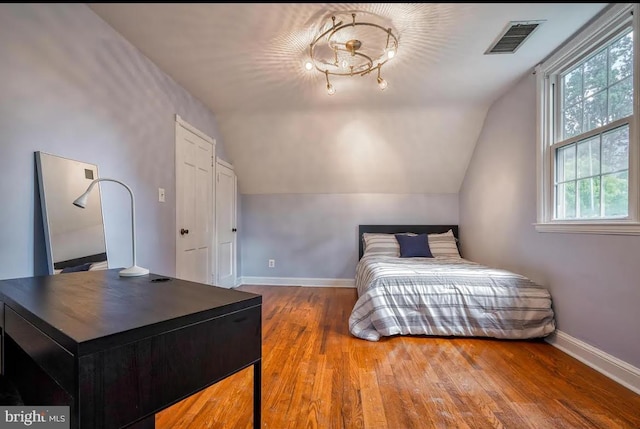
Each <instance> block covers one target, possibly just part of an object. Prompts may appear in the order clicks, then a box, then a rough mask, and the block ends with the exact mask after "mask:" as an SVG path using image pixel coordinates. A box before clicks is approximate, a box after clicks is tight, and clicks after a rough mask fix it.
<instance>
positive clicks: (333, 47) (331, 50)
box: [304, 11, 398, 95]
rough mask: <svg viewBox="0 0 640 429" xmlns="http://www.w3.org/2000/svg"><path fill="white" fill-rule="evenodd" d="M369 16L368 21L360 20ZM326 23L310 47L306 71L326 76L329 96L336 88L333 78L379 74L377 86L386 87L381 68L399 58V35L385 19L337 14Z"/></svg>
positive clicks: (325, 20)
mask: <svg viewBox="0 0 640 429" xmlns="http://www.w3.org/2000/svg"><path fill="white" fill-rule="evenodd" d="M360 15H366V16H367V19H369V20H368V21H364V20H360V19H358V18H359V16H360ZM330 19H331V20H330V21H329V19H328V16H327V17H325V19H324V20H323V22H322V24H321V26H320V28H319V30H318V31H317V35H316V37H315V38H314V39H313V42H311V44H310V45H309V59H308V60H307V61H306V62H305V65H304V67H305V69H306V70H307V71H313V70H315V71H317V72H320V73H322V74H324V76H325V80H326V82H327V94H329V95H333V94H335V93H336V89H335V87H334V86H333V84H332V83H331V81H330V80H329V77H330V76H350V77H352V76H366V75H368V74H369V73H372V72H376V73H377V79H376V80H377V82H378V87H380V89H381V90H383V91H384V90H385V89H386V88H387V81H386V80H385V79H384V78H383V77H382V76H381V70H382V66H383V65H385V64H386V63H387V62H388V61H389V60H391V59H392V58H394V57H395V56H396V53H397V51H398V36H397V34H398V32H397V31H396V30H395V29H394V28H393V26H392V25H391V23H390V22H388V21H387V20H385V19H384V18H383V17H380V16H378V15H375V14H372V13H365V12H358V13H356V12H351V11H350V12H336V13H333V14H331V17H330Z"/></svg>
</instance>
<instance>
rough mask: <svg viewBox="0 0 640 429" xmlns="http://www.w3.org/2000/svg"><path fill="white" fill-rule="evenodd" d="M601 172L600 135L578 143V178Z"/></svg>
mask: <svg viewBox="0 0 640 429" xmlns="http://www.w3.org/2000/svg"><path fill="white" fill-rule="evenodd" d="M597 174H600V137H599V136H596V137H593V138H590V139H588V140H583V141H581V142H579V143H578V178H582V177H589V176H594V175H597Z"/></svg>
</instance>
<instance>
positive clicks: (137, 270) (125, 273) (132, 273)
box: [120, 265, 149, 277]
mask: <svg viewBox="0 0 640 429" xmlns="http://www.w3.org/2000/svg"><path fill="white" fill-rule="evenodd" d="M147 274H149V270H148V269H146V268H142V267H139V266H137V265H134V266H132V267H129V268H125V269H124V270H122V271H120V277H136V276H146V275H147Z"/></svg>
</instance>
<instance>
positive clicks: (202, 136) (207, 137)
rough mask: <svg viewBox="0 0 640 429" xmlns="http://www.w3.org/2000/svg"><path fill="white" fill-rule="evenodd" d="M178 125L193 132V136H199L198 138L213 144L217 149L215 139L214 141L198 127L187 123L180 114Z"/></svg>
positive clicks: (177, 117) (177, 119) (177, 118)
mask: <svg viewBox="0 0 640 429" xmlns="http://www.w3.org/2000/svg"><path fill="white" fill-rule="evenodd" d="M176 123H177V124H180V125H182V127H183V128H186V129H187V130H189V131H191V132H192V133H193V134H195V135H197V136H198V137H200V138H202V139H205V140H206V141H208V142H209V143H211V144H212V145H213V147H214V149H215V147H216V141H215V139H212V138H211V137H209V136H208V135H206V134H205V133H204V132H202V131H200V130H199V129H197V128H196V127H194V126H193V125H191V124H190V123H188V122H187V121H185V120H184V119H182V118H181V117H180V115H178V114H176Z"/></svg>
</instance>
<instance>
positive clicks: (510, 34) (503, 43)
mask: <svg viewBox="0 0 640 429" xmlns="http://www.w3.org/2000/svg"><path fill="white" fill-rule="evenodd" d="M543 22H544V21H511V22H510V23H509V24H508V25H507V27H506V28H505V29H504V31H503V32H502V33H501V34H500V36H498V38H497V39H496V40H495V41H494V42H493V43H492V44H491V46H490V47H489V49H487V50H486V51H485V55H488V54H513V53H514V52H515V51H517V50H518V48H519V47H520V46H522V44H523V43H524V41H525V40H527V39H528V38H529V36H531V34H532V33H533V32H534V31H535V30H536V29H537V28H538V27H539V26H540V24H542V23H543Z"/></svg>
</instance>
